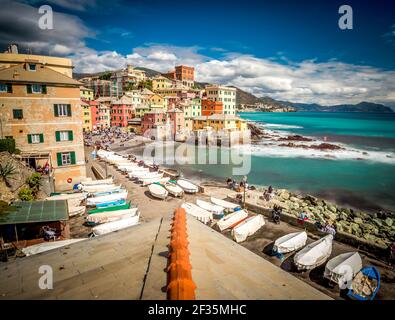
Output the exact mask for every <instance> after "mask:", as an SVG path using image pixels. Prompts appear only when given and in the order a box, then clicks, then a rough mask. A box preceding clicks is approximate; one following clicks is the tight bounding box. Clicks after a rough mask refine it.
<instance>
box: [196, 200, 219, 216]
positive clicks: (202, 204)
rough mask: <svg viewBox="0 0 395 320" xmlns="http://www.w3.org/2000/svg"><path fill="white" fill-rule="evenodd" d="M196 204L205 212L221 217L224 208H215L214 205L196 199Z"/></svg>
mask: <svg viewBox="0 0 395 320" xmlns="http://www.w3.org/2000/svg"><path fill="white" fill-rule="evenodd" d="M196 204H197V205H198V206H199V207H200V208H203V209H205V210H207V211H210V212H212V213H213V214H216V215H221V214H222V213H223V211H224V207H221V206H217V205H216V204H213V203H210V202H207V201H203V200H200V199H196Z"/></svg>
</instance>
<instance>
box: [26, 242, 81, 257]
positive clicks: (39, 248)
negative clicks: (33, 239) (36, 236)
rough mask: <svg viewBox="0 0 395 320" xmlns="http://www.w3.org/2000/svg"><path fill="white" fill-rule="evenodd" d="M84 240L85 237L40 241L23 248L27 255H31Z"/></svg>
mask: <svg viewBox="0 0 395 320" xmlns="http://www.w3.org/2000/svg"><path fill="white" fill-rule="evenodd" d="M82 240H85V238H82V239H67V240H58V241H50V242H43V243H38V244H34V245H32V246H28V247H26V248H23V249H22V252H23V253H24V254H25V255H26V256H31V255H34V254H37V253H41V252H45V251H49V250H53V249H57V248H61V247H64V246H68V245H70V244H73V243H76V242H80V241H82Z"/></svg>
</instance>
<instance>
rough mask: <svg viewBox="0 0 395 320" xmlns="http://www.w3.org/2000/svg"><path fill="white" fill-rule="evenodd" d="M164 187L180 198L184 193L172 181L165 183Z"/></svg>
mask: <svg viewBox="0 0 395 320" xmlns="http://www.w3.org/2000/svg"><path fill="white" fill-rule="evenodd" d="M165 188H166V190H167V191H168V192H169V193H170V194H171V195H172V196H174V197H180V198H181V197H182V196H183V195H184V190H183V189H182V188H181V187H180V186H178V185H176V184H175V183H173V182H170V181H169V182H168V183H165Z"/></svg>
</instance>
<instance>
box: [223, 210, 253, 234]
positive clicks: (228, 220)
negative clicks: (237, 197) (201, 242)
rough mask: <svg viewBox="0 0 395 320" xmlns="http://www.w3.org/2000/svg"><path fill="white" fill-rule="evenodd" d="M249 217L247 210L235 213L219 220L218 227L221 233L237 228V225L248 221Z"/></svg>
mask: <svg viewBox="0 0 395 320" xmlns="http://www.w3.org/2000/svg"><path fill="white" fill-rule="evenodd" d="M247 217H248V213H247V212H246V211H245V210H239V211H235V212H233V213H230V214H228V215H227V216H225V217H223V218H222V219H220V220H218V222H217V225H218V227H219V229H220V230H221V231H224V230H226V229H228V228H233V227H235V226H236V225H237V224H239V223H240V222H242V221H244V220H245V219H247Z"/></svg>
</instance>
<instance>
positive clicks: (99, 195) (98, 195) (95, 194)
mask: <svg viewBox="0 0 395 320" xmlns="http://www.w3.org/2000/svg"><path fill="white" fill-rule="evenodd" d="M124 190H125V189H122V188H116V189H112V190H108V191H107V190H106V191H99V192H92V193H89V195H90V196H91V197H101V196H106V195H109V194H114V193H120V192H122V191H124Z"/></svg>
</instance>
